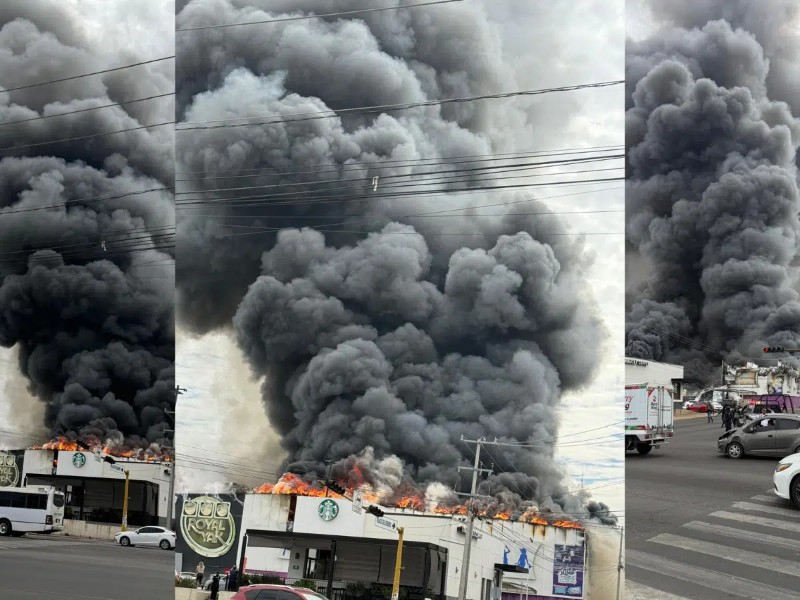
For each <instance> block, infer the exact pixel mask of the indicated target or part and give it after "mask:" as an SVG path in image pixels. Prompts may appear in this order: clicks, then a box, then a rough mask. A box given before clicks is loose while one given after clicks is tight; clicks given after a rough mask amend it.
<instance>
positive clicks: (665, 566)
mask: <svg viewBox="0 0 800 600" xmlns="http://www.w3.org/2000/svg"><path fill="white" fill-rule="evenodd" d="M625 562H626V563H627V564H628V565H629V566H633V567H636V568H638V569H643V570H645V571H651V572H653V573H659V574H661V575H664V576H666V577H673V578H675V579H676V580H678V581H688V582H689V583H693V584H695V585H697V586H700V587H701V588H706V589H710V590H714V591H717V592H724V593H726V594H730V595H732V596H734V597H738V598H748V600H764V598H769V599H770V600H797V591H796V590H794V591H793V590H787V589H784V588H779V587H775V586H772V585H767V584H765V583H761V582H757V581H750V580H749V579H743V578H741V577H736V576H735V575H729V574H728V573H718V572H717V571H710V570H708V569H700V568H698V567H695V566H693V565H690V564H685V563H681V562H678V561H675V560H670V559H668V558H664V557H662V556H656V555H655V554H649V553H647V552H640V551H639V550H627V551H626V561H625ZM698 591H700V590H698Z"/></svg>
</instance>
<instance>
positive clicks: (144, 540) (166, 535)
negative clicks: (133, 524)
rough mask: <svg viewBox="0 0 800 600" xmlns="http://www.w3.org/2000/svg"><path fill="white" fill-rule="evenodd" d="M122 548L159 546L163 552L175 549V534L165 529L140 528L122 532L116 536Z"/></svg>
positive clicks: (115, 538) (153, 527)
mask: <svg viewBox="0 0 800 600" xmlns="http://www.w3.org/2000/svg"><path fill="white" fill-rule="evenodd" d="M114 541H115V542H117V543H118V544H119V545H120V546H158V547H160V548H161V549H162V550H171V549H172V548H174V547H175V532H174V531H170V530H169V529H164V528H163V527H155V526H153V525H151V526H148V527H140V528H139V529H133V530H131V531H120V532H119V533H118V534H117V535H115V536H114Z"/></svg>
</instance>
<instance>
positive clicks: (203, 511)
mask: <svg viewBox="0 0 800 600" xmlns="http://www.w3.org/2000/svg"><path fill="white" fill-rule="evenodd" d="M180 526H181V537H182V538H183V540H184V541H185V542H186V544H187V545H188V546H189V547H190V548H191V549H192V550H194V551H195V552H197V554H199V555H200V556H205V557H208V558H216V557H218V556H223V555H225V554H227V553H228V552H229V551H230V549H231V548H232V547H233V544H234V543H235V542H236V522H235V521H234V520H233V515H231V503H230V502H222V501H221V500H218V499H216V498H212V497H210V496H199V497H197V498H192V499H190V500H187V501H186V502H184V504H183V510H182V511H181V521H180Z"/></svg>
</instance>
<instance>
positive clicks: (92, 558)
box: [0, 536, 175, 600]
mask: <svg viewBox="0 0 800 600" xmlns="http://www.w3.org/2000/svg"><path fill="white" fill-rule="evenodd" d="M173 557H174V555H173V553H172V552H166V551H164V550H160V549H158V548H155V549H151V548H122V547H121V546H117V545H115V544H114V543H112V542H108V541H99V540H84V539H77V538H67V537H63V536H57V537H48V536H25V537H22V538H0V581H1V582H2V583H0V597H2V598H9V599H11V598H13V599H14V600H51V599H53V598H58V599H59V600H142V599H145V598H146V599H147V600H167V599H172V598H173V597H174V593H175V592H174V578H173V575H174V570H175V569H174V558H173Z"/></svg>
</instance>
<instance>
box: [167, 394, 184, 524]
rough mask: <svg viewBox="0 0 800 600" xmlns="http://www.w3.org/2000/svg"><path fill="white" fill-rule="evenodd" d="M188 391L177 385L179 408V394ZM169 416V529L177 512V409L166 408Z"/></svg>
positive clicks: (176, 398)
mask: <svg viewBox="0 0 800 600" xmlns="http://www.w3.org/2000/svg"><path fill="white" fill-rule="evenodd" d="M185 391H186V388H182V387H181V386H179V385H176V386H175V407H176V409H177V406H178V396H180V395H181V394H182V393H183V392H185ZM164 412H165V413H166V414H167V416H169V417H171V418H172V427H173V429H166V430H164V433H169V434H172V446H171V447H170V449H171V450H172V463H171V464H170V469H169V488H168V491H167V494H168V496H167V529H172V520H173V518H174V514H173V513H174V512H175V462H176V461H175V453H176V451H175V429H174V428H175V411H174V410H164Z"/></svg>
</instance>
